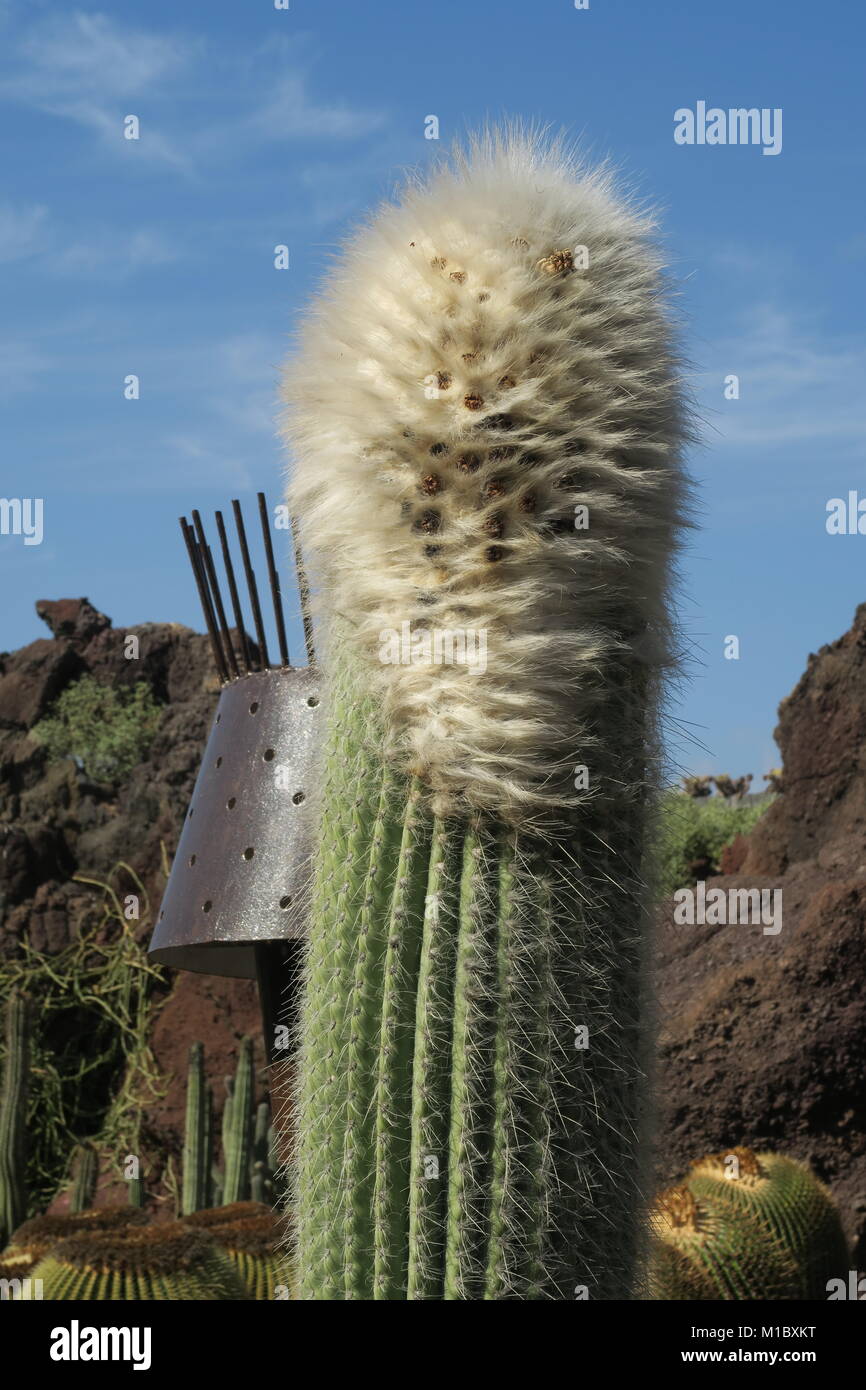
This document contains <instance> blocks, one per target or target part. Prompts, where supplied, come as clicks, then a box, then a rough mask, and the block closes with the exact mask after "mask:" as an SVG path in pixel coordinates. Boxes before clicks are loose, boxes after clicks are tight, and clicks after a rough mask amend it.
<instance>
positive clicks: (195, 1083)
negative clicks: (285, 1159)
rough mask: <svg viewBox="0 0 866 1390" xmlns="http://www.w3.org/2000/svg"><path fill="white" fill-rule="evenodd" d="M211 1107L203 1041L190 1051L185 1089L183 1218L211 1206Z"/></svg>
mask: <svg viewBox="0 0 866 1390" xmlns="http://www.w3.org/2000/svg"><path fill="white" fill-rule="evenodd" d="M212 1106H213V1102H212V1096H211V1090H210V1087H209V1086H208V1085H207V1082H206V1081H205V1074H204V1047H203V1046H202V1044H201V1043H200V1042H195V1043H193V1044H192V1046H191V1048H190V1050H189V1074H188V1076H187V1086H186V1127H185V1131H184V1145H183V1195H182V1210H183V1214H184V1216H187V1215H188V1214H189V1213H190V1212H193V1211H198V1210H199V1208H200V1207H208V1206H210V1196H211V1184H212V1178H211V1166H212V1153H211V1147H212V1128H211V1126H212V1119H213V1108H212Z"/></svg>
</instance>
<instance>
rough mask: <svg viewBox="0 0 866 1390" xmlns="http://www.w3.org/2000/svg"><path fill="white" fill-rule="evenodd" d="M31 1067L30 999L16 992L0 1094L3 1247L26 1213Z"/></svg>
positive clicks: (8, 1007) (10, 1010) (8, 1009)
mask: <svg viewBox="0 0 866 1390" xmlns="http://www.w3.org/2000/svg"><path fill="white" fill-rule="evenodd" d="M29 1070H30V1035H29V1006H28V1001H27V1000H26V999H25V998H24V997H23V996H22V995H20V994H18V993H13V994H12V995H11V996H10V998H9V1001H8V1003H7V1005H6V1061H5V1065H4V1068H3V1092H2V1095H0V1248H2V1246H3V1245H5V1244H6V1241H7V1240H8V1239H9V1237H10V1235H11V1234H12V1232H13V1231H14V1230H15V1229H16V1227H18V1226H20V1224H21V1222H22V1221H23V1220H24V1217H25V1216H26V1215H27V1154H26V1136H27V1085H28V1078H29Z"/></svg>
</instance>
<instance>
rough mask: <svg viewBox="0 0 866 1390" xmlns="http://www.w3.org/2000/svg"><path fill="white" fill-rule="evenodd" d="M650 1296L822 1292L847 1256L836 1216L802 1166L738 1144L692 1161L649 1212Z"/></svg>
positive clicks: (839, 1274)
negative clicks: (680, 1179)
mask: <svg viewBox="0 0 866 1390" xmlns="http://www.w3.org/2000/svg"><path fill="white" fill-rule="evenodd" d="M652 1226H653V1234H654V1240H653V1247H652V1254H651V1260H650V1296H651V1297H653V1298H657V1299H736V1300H741V1299H788V1298H792V1299H807V1300H814V1299H826V1298H827V1289H828V1282H829V1281H830V1280H832V1279H838V1278H841V1279H844V1278H845V1277H846V1275H847V1271H848V1265H849V1259H848V1246H847V1242H846V1240H845V1236H844V1233H843V1231H842V1225H841V1222H840V1220H839V1213H838V1211H837V1209H836V1207H835V1205H834V1203H833V1200H832V1198H831V1197H830V1194H829V1192H828V1191H827V1189H826V1187H824V1185H823V1183H821V1182H819V1181H818V1179H817V1178H816V1177H815V1176H814V1175H813V1174H812V1173H811V1172H810V1171H809V1169H808V1168H807V1167H806V1165H805V1164H803V1163H798V1162H797V1161H796V1160H795V1159H791V1158H784V1157H782V1156H781V1155H779V1154H773V1153H761V1154H755V1153H753V1152H752V1150H751V1149H748V1148H744V1147H736V1148H733V1149H730V1150H728V1151H726V1152H723V1153H718V1154H711V1155H709V1156H707V1157H706V1158H702V1159H699V1160H698V1161H697V1162H695V1163H693V1164H692V1165H691V1167H690V1169H689V1172H688V1173H687V1175H686V1177H685V1179H684V1180H683V1182H682V1183H680V1184H678V1185H677V1186H676V1187H673V1188H670V1189H669V1190H668V1191H667V1192H664V1193H662V1195H661V1197H660V1198H659V1199H658V1201H657V1202H656V1205H655V1207H654V1209H653V1214H652Z"/></svg>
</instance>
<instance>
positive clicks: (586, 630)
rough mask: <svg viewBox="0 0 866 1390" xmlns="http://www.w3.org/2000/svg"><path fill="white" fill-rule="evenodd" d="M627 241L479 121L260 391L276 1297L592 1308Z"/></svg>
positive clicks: (633, 497)
mask: <svg viewBox="0 0 866 1390" xmlns="http://www.w3.org/2000/svg"><path fill="white" fill-rule="evenodd" d="M650 232H651V226H650V223H649V221H648V220H647V219H646V218H644V217H643V216H641V215H639V214H638V213H637V212H636V211H634V210H633V209H632V208H631V207H629V206H628V205H627V204H626V203H624V202H622V201H621V200H619V199H618V198H617V196H616V195H615V194H614V192H613V190H612V189H611V187H610V185H609V181H608V179H607V177H606V176H604V175H601V174H597V173H595V174H594V173H591V172H586V171H585V170H581V169H579V168H577V167H576V165H575V163H574V162H573V161H572V160H571V159H570V158H569V156H568V155H567V153H566V152H564V151H563V149H562V148H561V147H560V146H558V145H556V144H552V145H545V144H544V142H542V141H539V140H535V139H533V138H530V137H525V136H523V135H521V134H520V133H513V132H508V133H505V134H503V135H496V134H493V135H491V136H489V137H485V138H484V139H481V140H479V141H477V142H475V143H474V144H473V146H472V148H471V149H470V150H469V151H468V152H466V153H457V154H456V155H455V156H454V157H453V159H452V161H451V162H450V163H446V164H445V166H444V167H443V168H442V169H440V170H438V171H437V172H434V174H433V175H432V176H431V177H430V179H429V180H428V181H427V182H426V183H423V184H421V185H420V186H410V187H409V188H408V189H407V191H406V193H405V195H404V197H403V199H402V201H401V202H400V203H399V204H396V205H393V206H388V207H386V208H385V209H384V210H383V211H382V212H381V213H380V215H379V216H378V218H377V220H376V221H375V222H374V223H373V224H372V226H370V227H368V228H367V229H366V230H364V231H363V232H362V233H361V234H359V236H358V237H357V239H356V240H355V241H354V242H353V243H352V244H351V245H350V246H349V247H348V249H347V251H346V254H345V257H344V259H343V262H342V264H341V265H339V266H338V267H337V268H336V270H334V271H333V272H332V274H331V283H330V285H329V286H328V288H327V289H326V291H325V292H324V293H323V295H322V296H321V297H320V299H319V301H318V303H317V304H316V306H315V308H314V310H313V312H312V313H311V315H310V317H309V319H308V322H307V324H306V326H305V328H304V330H303V332H302V335H301V341H300V345H299V350H298V352H297V354H296V357H295V360H294V361H293V363H292V364H291V365H290V367H289V369H288V372H287V379H286V387H285V397H286V401H287V405H288V411H287V415H286V435H287V439H288V441H289V444H290V447H291V449H292V452H293V455H294V481H293V485H292V490H291V494H290V495H291V497H292V499H293V503H292V504H293V506H294V508H295V510H296V511H297V513H298V515H299V521H300V531H301V536H302V539H303V543H304V546H305V550H306V552H307V553H308V554H310V555H311V556H312V557H313V559H314V563H315V565H316V569H317V577H318V585H319V591H320V595H321V614H322V635H323V640H324V647H325V657H324V665H325V666H326V669H327V673H328V676H329V696H328V707H327V710H326V711H325V716H326V718H327V733H326V739H325V752H324V758H323V766H322V774H321V784H320V787H319V788H318V800H319V803H320V806H319V814H320V822H319V823H320V831H319V841H318V849H317V858H316V863H315V869H314V879H313V885H312V907H311V919H310V920H311V927H310V936H311V939H310V948H309V956H308V961H307V975H306V990H305V1002H304V1009H303V1017H302V1020H301V1025H300V1040H299V1041H300V1053H299V1057H300V1082H299V1089H298V1097H297V1120H296V1125H297V1133H298V1149H297V1177H296V1192H295V1194H294V1196H295V1219H296V1222H297V1259H298V1269H299V1275H298V1277H299V1285H300V1297H301V1298H306V1299H331V1300H333V1299H344V1298H345V1299H359V1298H362V1299H385V1300H404V1299H434V1300H435V1299H510V1298H518V1299H549V1298H555V1299H571V1298H574V1297H591V1298H602V1299H620V1298H627V1297H630V1296H632V1295H633V1293H634V1291H635V1289H636V1287H637V1273H636V1271H637V1268H638V1264H639V1257H640V1247H641V1229H642V1224H643V1219H642V1218H643V1214H644V1206H643V1202H644V1190H645V1187H646V1178H645V1171H644V1169H645V1164H644V1145H643V1143H642V1138H641V1136H642V1130H643V1126H644V1116H645V1110H646V1105H645V1098H644V1092H645V1088H646V1055H647V1046H648V1029H647V1024H646V1017H647V1012H646V1009H645V1007H644V996H645V992H646V991H645V977H646V967H645V958H646V943H647V920H648V914H647V902H648V895H647V889H646V882H645V864H644V853H643V851H644V845H645V841H646V839H647V828H648V822H649V819H650V817H651V815H652V812H653V805H654V800H655V794H656V789H657V785H658V781H659V766H658V763H659V759H658V732H657V731H658V720H659V708H660V687H661V676H662V674H663V672H664V670H665V669H666V668H667V667H668V666H669V665H671V664H672V662H673V648H674V642H673V638H672V623H671V618H670V601H669V581H670V557H671V553H672V550H673V548H674V545H675V539H676V533H677V526H678V522H679V521H680V519H681V516H682V513H683V511H684V501H685V498H686V492H687V489H686V485H685V483H684V475H683V471H682V466H681V446H682V444H683V440H684V437H685V435H686V424H685V413H684V409H683V403H682V398H681V391H680V388H679V386H678V381H677V371H678V369H677V364H676V360H675V356H674V352H673V349H672V346H671V330H670V327H669V324H668V321H667V318H666V315H665V313H664V310H663V308H662V306H661V302H660V298H661V291H662V281H661V270H660V264H659V260H658V257H657V254H656V252H655V251H654V250H653V248H652V244H651V240H650Z"/></svg>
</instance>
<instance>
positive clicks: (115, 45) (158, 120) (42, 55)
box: [0, 10, 384, 174]
mask: <svg viewBox="0 0 866 1390" xmlns="http://www.w3.org/2000/svg"><path fill="white" fill-rule="evenodd" d="M7 53H8V54H9V58H8V59H7V65H6V71H5V73H4V72H3V71H2V68H0V100H5V101H8V102H13V103H16V104H18V105H23V106H26V107H30V108H34V109H36V110H39V111H42V112H45V113H46V114H48V115H53V116H57V117H58V118H60V119H63V120H66V121H73V122H75V123H76V124H78V125H81V126H83V127H86V128H87V129H89V130H91V131H93V132H94V133H95V134H96V135H97V136H98V138H99V140H100V142H101V143H102V144H103V145H105V146H108V147H111V148H113V149H114V150H115V152H116V153H118V154H125V155H127V156H128V157H130V158H138V159H139V160H143V161H147V162H150V163H156V164H166V165H169V166H173V167H174V168H175V169H177V170H178V171H181V172H184V173H187V174H194V173H195V172H197V171H198V169H199V168H200V166H202V165H207V164H211V163H213V164H218V163H221V162H224V161H225V160H226V159H228V158H230V157H236V156H237V154H238V152H239V151H240V150H242V149H245V148H249V147H256V146H261V145H263V144H272V143H275V142H280V141H289V140H306V141H320V140H343V141H350V140H357V139H360V138H361V137H363V136H365V135H368V134H370V133H372V132H373V131H375V130H378V129H380V127H381V126H382V125H383V123H384V115H383V114H382V113H381V112H379V111H366V110H361V109H357V110H356V109H353V108H352V107H350V106H348V105H346V104H345V103H344V102H325V103H322V102H319V101H317V100H316V99H315V97H313V96H312V95H311V94H310V93H309V91H308V79H307V77H306V75H305V74H304V73H303V72H302V71H301V70H299V69H298V68H297V65H296V66H295V68H294V69H292V68H287V64H286V56H285V54H284V52H283V50H280V55H279V61H277V54H276V53H269V52H263V53H262V54H261V55H260V66H259V67H257V69H256V70H255V71H246V70H245V64H244V61H243V58H242V57H235V56H234V55H231V54H229V55H228V56H226V55H223V54H221V53H220V52H219V51H214V50H213V49H212V48H208V46H207V44H206V42H205V41H204V40H203V39H202V38H199V37H194V38H190V37H188V36H186V35H184V36H178V35H171V36H167V35H164V34H160V33H157V32H154V31H146V30H143V29H133V28H128V27H121V26H120V25H119V24H117V23H116V22H115V21H114V20H113V19H111V18H109V16H107V15H105V14H101V13H84V12H83V11H80V10H79V11H75V12H74V13H72V14H71V15H69V16H64V17H63V18H61V19H59V20H58V18H57V17H56V15H54V16H52V17H51V18H50V19H40V20H39V21H37V22H36V23H35V24H33V25H32V26H31V27H30V28H29V29H28V30H27V31H26V33H25V34H24V37H23V38H22V39H21V40H20V41H19V43H18V44H17V46H16V45H14V44H13V45H7ZM205 58H206V59H207V64H206V65H205V64H204V63H203V61H202V60H203V59H205ZM181 83H182V85H181ZM215 84H216V102H214V100H211V99H209V100H208V102H207V103H205V105H206V107H207V110H208V112H209V115H208V118H207V119H206V120H205V119H202V118H201V117H197V116H196V115H195V108H194V107H191V106H190V104H189V97H190V93H191V92H194V91H198V92H199V93H201V94H204V95H207V94H209V93H213V92H214V88H215ZM226 91H228V92H230V93H231V95H232V97H233V99H234V100H235V101H236V103H237V106H238V109H237V111H236V112H235V113H234V114H233V116H232V119H231V120H226V119H222V120H220V119H219V118H218V119H217V120H216V121H214V119H213V112H214V110H219V109H220V101H221V98H222V96H223V95H224V94H225V92H226ZM176 103H179V104H180V108H179V113H178V114H177V115H176V116H175V117H174V119H173V121H170V120H169V117H168V115H167V111H168V109H169V108H171V107H173V106H174V105H175V104H176ZM128 115H135V116H138V118H139V120H140V122H141V134H140V139H138V140H135V141H132V140H126V139H125V138H124V132H123V120H124V117H125V116H128Z"/></svg>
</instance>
